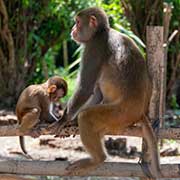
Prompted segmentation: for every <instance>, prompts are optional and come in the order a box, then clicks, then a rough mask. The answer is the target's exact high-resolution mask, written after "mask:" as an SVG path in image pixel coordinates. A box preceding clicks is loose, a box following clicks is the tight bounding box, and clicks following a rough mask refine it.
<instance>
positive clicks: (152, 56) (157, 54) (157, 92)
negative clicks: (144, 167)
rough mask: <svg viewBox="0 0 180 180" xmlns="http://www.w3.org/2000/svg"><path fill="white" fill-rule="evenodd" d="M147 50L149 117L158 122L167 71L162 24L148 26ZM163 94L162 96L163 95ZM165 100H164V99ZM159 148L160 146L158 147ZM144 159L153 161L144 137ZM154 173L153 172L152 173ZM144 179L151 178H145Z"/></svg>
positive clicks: (148, 161) (148, 162)
mask: <svg viewBox="0 0 180 180" xmlns="http://www.w3.org/2000/svg"><path fill="white" fill-rule="evenodd" d="M146 42H147V43H146V51H147V65H148V70H149V74H150V77H151V79H152V85H153V89H152V97H151V102H150V106H149V117H150V119H151V123H154V122H158V120H159V117H160V112H161V108H160V107H161V106H160V103H163V106H165V104H164V99H163V98H162V97H164V95H162V94H161V93H162V92H161V88H162V87H163V89H164V83H165V82H163V80H162V77H164V75H163V76H162V75H161V74H162V73H163V74H164V73H165V71H164V69H163V70H162V67H164V66H162V65H163V63H164V62H163V61H164V49H163V27H162V26H147V29H146ZM161 96H162V97H161ZM161 98H162V99H163V101H162V99H161ZM157 148H158V147H157ZM142 152H143V157H142V159H143V161H144V162H146V163H147V164H150V162H151V153H150V146H149V144H148V141H146V140H145V139H143V145H142ZM152 175H153V174H152ZM143 179H144V180H145V179H146V180H147V179H149V178H143Z"/></svg>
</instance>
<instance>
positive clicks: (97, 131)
mask: <svg viewBox="0 0 180 180" xmlns="http://www.w3.org/2000/svg"><path fill="white" fill-rule="evenodd" d="M71 34H72V37H73V38H74V40H75V41H77V42H80V43H83V44H84V46H85V49H84V53H83V56H82V61H81V71H80V80H79V84H78V86H77V89H76V91H75V93H74V95H73V97H72V98H71V100H70V101H69V102H68V106H67V117H68V119H74V118H75V117H76V116H77V114H79V115H78V124H79V129H80V136H81V140H82V143H83V145H84V146H85V148H86V150H87V152H88V153H89V154H90V156H91V157H90V158H87V159H82V160H79V161H76V162H74V163H73V164H71V165H70V166H69V167H68V168H67V174H73V175H78V174H81V175H82V174H86V173H87V172H88V171H90V170H91V169H93V168H95V167H97V166H98V165H100V164H101V163H103V161H104V160H105V158H106V153H105V151H104V145H103V143H102V138H103V136H104V135H105V134H107V132H111V131H112V132H113V131H116V130H118V129H119V128H121V130H124V129H125V128H127V127H128V126H130V125H133V124H134V123H136V122H139V121H142V124H143V129H145V133H144V135H145V136H146V140H147V142H148V145H149V148H150V149H151V155H152V161H153V163H152V165H154V164H155V166H156V167H154V168H151V169H152V171H153V172H152V174H153V176H155V177H159V176H160V168H159V160H158V155H157V149H156V145H157V143H156V139H155V138H154V137H155V136H154V134H153V131H152V128H151V127H150V126H149V125H148V124H147V123H146V119H147V118H146V116H147V113H148V106H149V102H150V97H151V91H152V84H151V80H150V78H149V74H148V69H147V65H146V61H145V60H144V57H143V56H142V54H141V53H140V51H139V49H138V47H137V46H136V44H135V43H134V42H133V41H132V40H131V39H130V38H129V37H127V36H125V35H123V34H121V33H119V32H118V31H116V30H114V29H112V28H110V27H109V23H108V21H107V17H106V14H105V12H104V11H103V10H101V9H99V8H88V9H85V10H82V11H81V12H80V13H78V14H77V17H76V24H75V25H74V27H73V29H72V33H71ZM87 102H88V103H87ZM84 104H86V105H85V106H84Z"/></svg>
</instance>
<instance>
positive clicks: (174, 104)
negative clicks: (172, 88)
mask: <svg viewBox="0 0 180 180" xmlns="http://www.w3.org/2000/svg"><path fill="white" fill-rule="evenodd" d="M170 106H171V108H172V109H178V108H179V105H178V103H177V99H176V96H175V95H173V96H172V97H171V101H170Z"/></svg>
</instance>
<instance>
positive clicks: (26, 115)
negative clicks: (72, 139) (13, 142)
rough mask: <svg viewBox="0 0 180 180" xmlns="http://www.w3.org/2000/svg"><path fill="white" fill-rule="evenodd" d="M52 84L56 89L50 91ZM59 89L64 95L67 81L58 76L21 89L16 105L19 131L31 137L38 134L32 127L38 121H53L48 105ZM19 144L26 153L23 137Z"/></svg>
mask: <svg viewBox="0 0 180 180" xmlns="http://www.w3.org/2000/svg"><path fill="white" fill-rule="evenodd" d="M52 85H55V86H56V88H57V89H56V91H55V92H52V93H51V92H49V90H48V89H49V88H50V87H52ZM59 90H62V91H63V92H64V94H63V95H62V97H63V96H65V95H66V93H67V83H66V82H65V80H63V79H62V78H60V77H59V76H53V77H51V78H50V79H49V80H48V81H47V82H45V83H43V84H37V85H30V86H28V87H27V88H26V89H24V90H23V92H22V93H21V95H20V97H19V99H18V102H17V105H16V115H17V118H18V122H19V130H20V132H22V133H26V132H31V133H32V136H33V137H37V136H39V135H40V134H39V133H38V129H34V128H35V127H37V124H38V123H43V122H44V123H49V122H54V119H53V118H52V117H51V116H50V115H49V105H50V103H51V102H52V100H51V98H52V97H53V98H54V97H56V96H58V94H57V93H58V92H59ZM59 98H60V97H58V99H59ZM33 129H34V130H33ZM31 133H30V134H31ZM20 145H21V149H22V150H23V152H24V154H27V151H26V150H25V145H24V138H23V137H21V136H20Z"/></svg>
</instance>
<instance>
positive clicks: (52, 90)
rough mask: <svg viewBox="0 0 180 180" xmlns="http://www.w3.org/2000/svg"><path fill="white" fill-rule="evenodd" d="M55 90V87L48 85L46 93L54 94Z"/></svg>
mask: <svg viewBox="0 0 180 180" xmlns="http://www.w3.org/2000/svg"><path fill="white" fill-rule="evenodd" d="M56 89H57V87H56V85H50V86H49V87H48V93H49V94H50V93H54V92H55V91H56Z"/></svg>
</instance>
